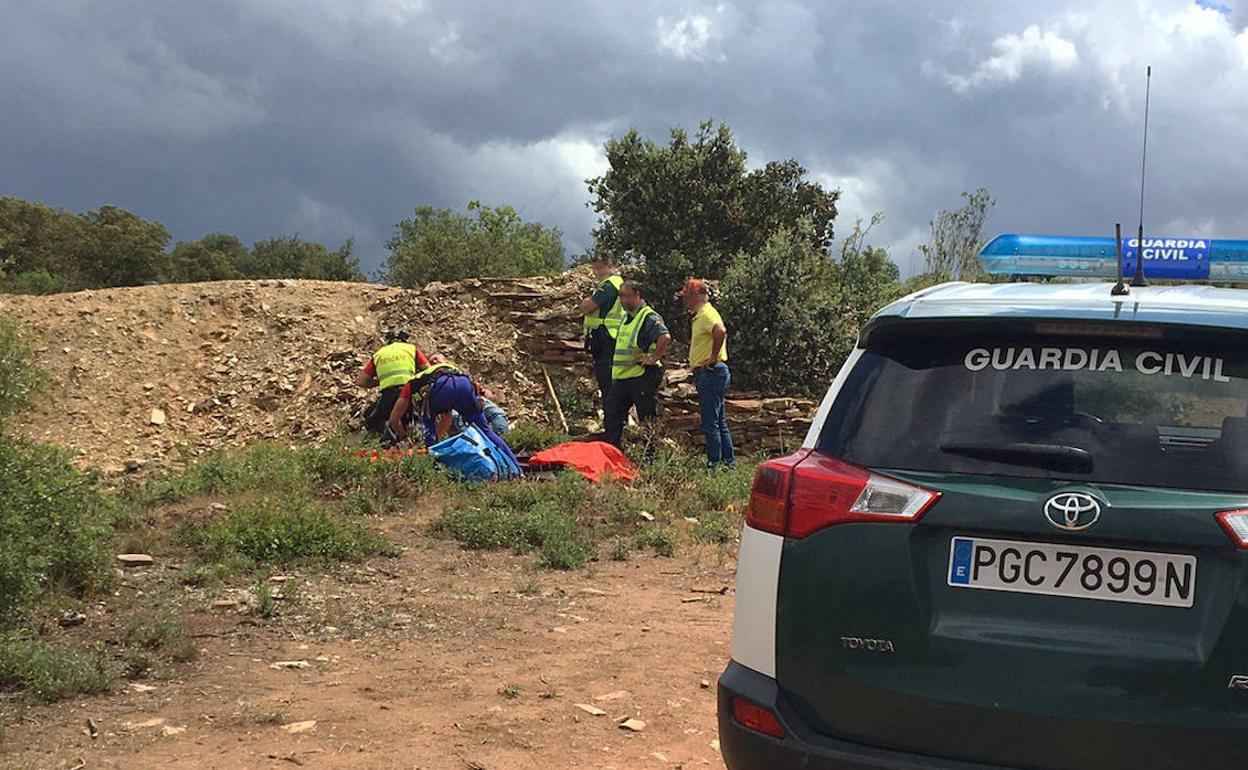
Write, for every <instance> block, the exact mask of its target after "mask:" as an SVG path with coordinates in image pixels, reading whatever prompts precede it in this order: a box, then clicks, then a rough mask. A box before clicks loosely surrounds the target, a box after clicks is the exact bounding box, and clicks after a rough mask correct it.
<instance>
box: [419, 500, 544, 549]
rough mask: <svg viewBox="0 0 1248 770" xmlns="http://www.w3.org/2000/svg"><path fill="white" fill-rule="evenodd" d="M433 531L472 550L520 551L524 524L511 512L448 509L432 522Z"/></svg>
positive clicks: (487, 509)
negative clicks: (505, 549) (516, 549)
mask: <svg viewBox="0 0 1248 770" xmlns="http://www.w3.org/2000/svg"><path fill="white" fill-rule="evenodd" d="M433 530H434V532H436V533H438V534H442V535H446V536H448V537H450V538H452V539H454V540H457V541H459V542H460V543H461V544H463V546H464V547H465V548H471V549H474V550H498V549H503V548H520V547H521V544H522V543H524V534H523V533H524V529H523V522H522V520H521V519H520V518H519V517H518V516H516V515H515V514H514V513H512V512H511V511H500V510H495V509H490V508H486V509H481V508H457V509H448V510H444V511H443V512H442V515H441V516H439V517H438V518H437V520H435V521H434V524H433Z"/></svg>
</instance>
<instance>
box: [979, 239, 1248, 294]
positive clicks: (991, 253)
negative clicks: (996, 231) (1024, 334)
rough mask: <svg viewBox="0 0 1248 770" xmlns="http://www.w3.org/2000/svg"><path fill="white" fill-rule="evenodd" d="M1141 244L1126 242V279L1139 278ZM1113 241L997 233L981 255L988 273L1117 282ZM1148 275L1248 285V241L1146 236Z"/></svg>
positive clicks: (1146, 268) (1123, 247) (1146, 272)
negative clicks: (1137, 259) (1137, 263)
mask: <svg viewBox="0 0 1248 770" xmlns="http://www.w3.org/2000/svg"><path fill="white" fill-rule="evenodd" d="M1136 252H1137V243H1136V239H1135V238H1123V239H1122V256H1123V260H1122V261H1123V265H1122V272H1123V275H1124V276H1126V277H1128V278H1130V277H1131V276H1133V275H1135V259H1136ZM1116 260H1117V254H1116V251H1115V249H1114V239H1113V238H1095V237H1081V236H1060V235H1013V234H1010V235H998V236H997V237H996V238H993V239H992V240H991V241H989V242H988V244H987V245H986V246H984V248H983V249H982V250H981V251H980V252H979V264H980V265H981V266H982V267H983V268H984V271H985V272H987V273H988V274H989V275H1004V276H1039V277H1046V278H1114V277H1116V276H1117V275H1118V268H1117V265H1116V264H1115V261H1116ZM1144 275H1145V276H1146V277H1148V278H1157V279H1159V280H1173V281H1221V282H1226V283H1248V241H1214V240H1210V239H1208V238H1151V237H1148V236H1145V238H1144Z"/></svg>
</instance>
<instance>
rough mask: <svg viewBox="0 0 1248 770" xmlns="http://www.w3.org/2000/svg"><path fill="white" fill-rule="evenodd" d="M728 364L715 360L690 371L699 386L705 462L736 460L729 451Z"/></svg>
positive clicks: (731, 462) (730, 441)
mask: <svg viewBox="0 0 1248 770" xmlns="http://www.w3.org/2000/svg"><path fill="white" fill-rule="evenodd" d="M730 379H731V378H730V376H729V374H728V364H725V363H718V364H715V365H714V366H712V367H711V368H710V369H703V370H701V371H699V372H698V373H697V374H695V375H693V385H694V387H695V388H697V389H698V407H699V409H701V411H702V436H703V437H704V438H705V439H706V464H707V465H708V466H712V467H713V466H715V465H719V464H720V463H723V464H724V465H727V466H730V467H731V466H734V465H736V464H737V458H736V456H735V455H733V453H732V434H731V433H729V432H728V415H727V413H726V411H725V409H726V406H725V404H724V397H725V396H726V395H727V392H728V382H729V380H730Z"/></svg>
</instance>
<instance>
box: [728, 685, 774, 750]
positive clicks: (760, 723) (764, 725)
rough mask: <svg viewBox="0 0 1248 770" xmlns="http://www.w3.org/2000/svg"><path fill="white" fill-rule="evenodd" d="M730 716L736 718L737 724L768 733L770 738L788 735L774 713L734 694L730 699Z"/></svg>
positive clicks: (764, 733)
mask: <svg viewBox="0 0 1248 770" xmlns="http://www.w3.org/2000/svg"><path fill="white" fill-rule="evenodd" d="M732 718H733V719H735V720H737V724H739V725H741V726H742V727H744V728H746V729H748V730H753V731H755V732H758V733H762V734H763V735H770V736H771V737H772V738H779V739H780V740H784V739H785V737H787V736H788V733H786V732H785V731H784V728H783V727H781V726H780V720H778V719H776V715H775V714H773V713H771V712H770V711H768V710H767V709H765V708H763V707H762V706H756V705H755V704H753V703H750V702H749V701H748V700H744V699H742V698H738V697H735V696H734V697H733V699H732Z"/></svg>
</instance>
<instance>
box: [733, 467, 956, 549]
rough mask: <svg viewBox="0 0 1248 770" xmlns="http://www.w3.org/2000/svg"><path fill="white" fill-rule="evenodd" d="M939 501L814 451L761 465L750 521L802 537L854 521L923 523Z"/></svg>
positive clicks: (937, 496) (912, 487)
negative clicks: (921, 518)
mask: <svg viewBox="0 0 1248 770" xmlns="http://www.w3.org/2000/svg"><path fill="white" fill-rule="evenodd" d="M939 499H940V493H939V492H933V491H932V490H930V489H924V488H923V487H919V486H915V485H914V484H908V483H906V482H904V481H898V480H897V479H894V478H889V477H888V476H881V475H880V474H878V473H874V472H872V471H869V470H867V469H866V468H860V467H858V466H857V465H853V464H851V463H847V462H844V461H842V460H838V459H836V458H835V457H829V456H828V455H825V454H821V453H819V452H811V453H809V454H807V455H790V456H788V457H784V458H781V459H779V460H773V461H771V462H769V463H764V464H763V465H762V466H761V467H760V468H759V469H758V475H757V476H756V477H755V481H754V490H753V491H752V492H751V494H750V513H749V516H748V517H747V522H748V523H749V524H750V526H752V527H755V528H756V529H762V530H765V531H767V532H772V533H775V534H783V535H784V536H786V537H792V538H802V537H806V536H807V535H810V534H812V533H814V532H817V531H819V530H821V529H824V528H825V527H830V526H833V525H835V524H844V523H847V522H853V521H892V522H914V521H918V520H919V518H920V517H921V516H922V515H923V514H924V513H926V512H927V510H928V509H929V508H931V507H932V504H933V503H935V502H936V501H937V500H939Z"/></svg>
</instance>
